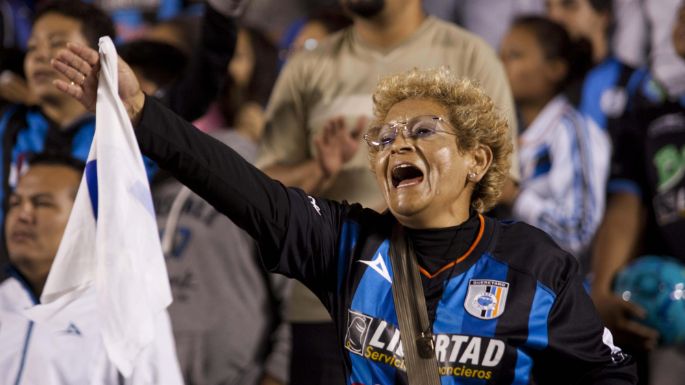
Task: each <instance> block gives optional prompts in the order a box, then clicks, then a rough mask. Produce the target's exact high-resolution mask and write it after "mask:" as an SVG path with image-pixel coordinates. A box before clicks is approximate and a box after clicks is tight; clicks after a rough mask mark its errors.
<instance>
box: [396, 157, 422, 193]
mask: <svg viewBox="0 0 685 385" xmlns="http://www.w3.org/2000/svg"><path fill="white" fill-rule="evenodd" d="M390 176H391V177H392V185H393V187H395V188H399V187H407V186H413V185H415V184H419V183H421V182H422V181H423V171H421V170H420V169H419V168H418V167H416V166H414V165H412V164H409V163H402V164H398V165H397V166H395V167H393V169H392V172H391V174H390Z"/></svg>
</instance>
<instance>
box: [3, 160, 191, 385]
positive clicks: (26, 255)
mask: <svg viewBox="0 0 685 385" xmlns="http://www.w3.org/2000/svg"><path fill="white" fill-rule="evenodd" d="M29 164H30V166H29V168H28V171H27V172H26V173H25V174H24V175H23V176H21V177H20V178H19V182H18V185H17V187H16V189H15V190H14V191H13V192H12V194H11V196H10V198H9V208H8V210H7V217H6V222H5V223H6V226H5V236H6V238H7V249H8V254H9V259H10V266H9V275H10V276H9V278H7V279H5V280H4V281H3V282H2V283H1V284H0V346H2V349H0V384H15V385H19V384H40V385H72V384H79V385H80V384H97V385H109V384H112V385H113V384H117V385H139V384H140V385H142V384H167V383H171V382H169V381H168V380H169V379H171V378H177V376H178V375H179V373H178V366H177V365H176V364H175V362H176V351H175V348H174V341H173V337H172V336H171V325H170V323H169V319H168V316H166V314H164V316H163V317H160V319H159V322H158V324H157V327H156V333H158V334H157V338H155V342H154V343H153V345H151V346H149V347H147V348H146V349H145V350H143V351H142V352H141V353H140V357H139V359H138V363H137V365H136V367H135V368H134V371H133V373H132V375H131V376H130V377H129V378H124V377H123V376H122V375H120V374H119V372H118V371H117V370H116V368H115V367H114V365H113V364H112V363H111V362H110V361H109V360H108V358H107V354H106V351H105V347H104V344H103V342H102V337H101V334H100V328H101V323H100V321H99V314H98V312H97V310H96V297H95V291H94V290H93V289H92V288H90V289H87V290H86V291H85V292H84V293H83V295H82V296H81V298H79V299H78V300H76V301H74V302H73V303H71V304H70V305H68V307H67V308H65V309H63V311H61V312H60V313H59V314H58V315H56V316H55V318H53V319H52V320H50V321H49V322H44V323H38V322H34V321H32V320H30V319H29V318H28V317H27V316H26V314H25V310H27V309H29V308H31V307H33V306H34V305H36V304H38V303H39V298H40V295H41V292H42V290H43V286H44V285H45V282H46V280H47V277H48V273H49V272H50V267H51V265H52V261H53V259H54V257H55V255H56V254H57V249H58V247H59V244H60V241H61V238H62V234H63V233H64V229H65V227H66V224H67V221H68V219H69V215H70V212H71V209H72V206H73V203H74V199H75V196H76V192H77V191H78V187H79V183H80V181H81V175H82V172H83V163H82V162H80V161H78V160H75V159H72V158H69V157H66V156H62V155H46V154H43V155H38V156H35V157H34V158H33V159H31V161H30V163H29ZM165 363H166V364H165Z"/></svg>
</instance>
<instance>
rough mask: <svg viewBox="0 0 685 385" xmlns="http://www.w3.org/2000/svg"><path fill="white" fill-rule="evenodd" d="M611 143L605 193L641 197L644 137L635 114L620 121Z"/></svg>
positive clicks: (643, 176) (643, 183)
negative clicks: (608, 174)
mask: <svg viewBox="0 0 685 385" xmlns="http://www.w3.org/2000/svg"><path fill="white" fill-rule="evenodd" d="M618 127H620V128H619V129H618V130H617V132H616V136H615V139H614V143H613V153H612V158H611V170H610V177H609V183H608V185H607V191H608V192H609V193H610V194H615V193H630V194H635V195H639V196H642V195H643V191H642V187H641V186H645V184H646V175H645V168H644V165H643V164H642V160H643V159H644V156H643V153H644V147H643V143H644V142H643V141H644V135H641V131H640V124H639V121H638V119H637V117H636V116H635V114H626V115H624V116H623V117H622V118H621V119H620V120H619V124H618Z"/></svg>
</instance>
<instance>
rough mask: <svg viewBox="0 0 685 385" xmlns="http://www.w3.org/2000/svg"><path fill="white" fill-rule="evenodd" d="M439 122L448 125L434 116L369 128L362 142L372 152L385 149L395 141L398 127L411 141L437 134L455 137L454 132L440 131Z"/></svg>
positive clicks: (417, 117) (418, 117)
mask: <svg viewBox="0 0 685 385" xmlns="http://www.w3.org/2000/svg"><path fill="white" fill-rule="evenodd" d="M440 122H445V123H446V124H449V123H448V122H447V121H445V119H443V118H441V117H439V116H435V115H421V116H415V117H413V118H411V119H409V120H405V121H395V122H389V123H385V124H383V125H381V126H374V127H371V128H370V129H369V130H368V131H367V132H366V134H364V140H365V141H366V143H367V144H368V145H369V147H371V148H372V149H374V150H382V149H385V148H387V147H388V146H390V145H391V144H392V143H393V142H394V141H395V139H396V138H397V135H398V134H399V130H400V127H401V128H402V131H403V133H404V137H405V138H407V139H413V140H418V139H427V138H430V137H431V136H433V135H435V134H437V133H439V132H441V133H444V134H450V135H456V133H455V132H454V131H448V130H444V129H441V128H440V127H439V125H438V124H439V123H440Z"/></svg>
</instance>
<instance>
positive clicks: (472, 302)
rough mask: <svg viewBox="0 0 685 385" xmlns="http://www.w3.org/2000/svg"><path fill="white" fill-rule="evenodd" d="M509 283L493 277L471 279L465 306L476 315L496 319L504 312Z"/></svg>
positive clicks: (481, 317)
mask: <svg viewBox="0 0 685 385" xmlns="http://www.w3.org/2000/svg"><path fill="white" fill-rule="evenodd" d="M508 291H509V283H507V282H502V281H495V280H492V279H471V280H469V290H468V292H467V293H466V299H465V300H464V308H466V311H468V312H469V314H471V315H472V316H474V317H477V318H480V319H486V320H487V319H494V318H497V317H499V316H501V315H502V313H504V308H505V305H506V303H507V293H508Z"/></svg>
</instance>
